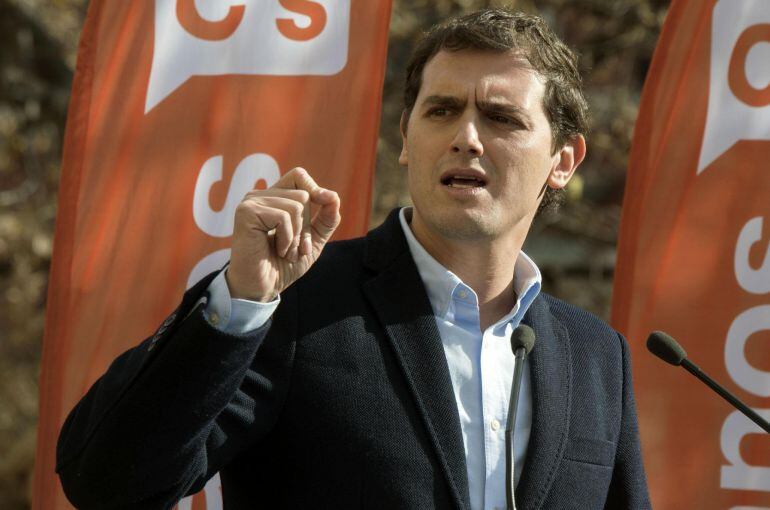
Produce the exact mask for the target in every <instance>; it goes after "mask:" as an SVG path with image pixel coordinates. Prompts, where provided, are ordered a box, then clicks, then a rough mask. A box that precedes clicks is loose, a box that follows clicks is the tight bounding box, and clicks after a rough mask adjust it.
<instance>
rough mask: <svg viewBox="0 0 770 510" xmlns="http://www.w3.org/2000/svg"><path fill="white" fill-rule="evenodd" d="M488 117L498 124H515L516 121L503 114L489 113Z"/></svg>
mask: <svg viewBox="0 0 770 510" xmlns="http://www.w3.org/2000/svg"><path fill="white" fill-rule="evenodd" d="M489 118H490V119H491V120H492V121H494V122H497V123H500V124H516V121H515V120H513V119H512V118H510V117H506V116H505V115H490V116H489Z"/></svg>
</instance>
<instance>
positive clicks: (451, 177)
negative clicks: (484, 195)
mask: <svg viewBox="0 0 770 510" xmlns="http://www.w3.org/2000/svg"><path fill="white" fill-rule="evenodd" d="M473 173H475V172H472V173H469V172H463V173H450V172H447V173H445V174H444V175H443V176H442V177H441V184H443V185H444V186H449V187H450V188H457V189H468V188H483V187H484V186H486V185H487V182H486V179H484V177H483V176H481V175H472V174H473Z"/></svg>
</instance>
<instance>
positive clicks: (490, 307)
mask: <svg viewBox="0 0 770 510" xmlns="http://www.w3.org/2000/svg"><path fill="white" fill-rule="evenodd" d="M410 227H411V229H412V233H413V234H414V236H415V238H416V239H417V241H419V243H420V244H421V245H422V247H423V248H425V251H427V252H428V253H429V254H430V255H431V256H432V257H433V258H434V259H436V260H437V261H438V262H439V263H440V264H441V265H442V266H444V267H445V268H447V269H448V270H450V271H452V272H453V273H454V274H455V275H457V276H458V278H460V279H461V280H462V281H463V282H464V283H465V284H466V285H468V286H469V287H470V288H472V289H473V291H474V292H475V293H476V295H477V297H478V300H479V316H480V317H479V318H480V322H481V324H480V325H481V330H482V331H484V330H485V329H486V328H487V327H489V326H490V325H492V324H494V323H495V322H497V321H498V320H499V319H500V318H501V317H503V316H504V315H505V314H507V313H508V312H510V311H511V309H512V308H513V307H514V305H515V304H516V293H515V292H514V289H513V277H514V268H515V266H516V259H517V257H518V255H519V252H520V251H521V246H522V244H523V243H524V237H525V236H526V230H525V229H522V230H524V232H523V233H516V232H513V233H511V234H510V235H507V236H504V237H503V236H500V237H497V238H495V239H453V238H447V237H446V236H441V235H438V234H437V233H435V232H433V231H432V230H430V229H429V228H427V227H426V225H425V224H424V223H423V222H421V221H420V218H419V217H418V216H417V215H413V218H412V222H411V224H410Z"/></svg>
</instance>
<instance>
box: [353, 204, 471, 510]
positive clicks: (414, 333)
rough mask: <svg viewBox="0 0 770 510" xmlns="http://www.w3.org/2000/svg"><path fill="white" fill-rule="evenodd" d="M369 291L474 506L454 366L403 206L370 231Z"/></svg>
mask: <svg viewBox="0 0 770 510" xmlns="http://www.w3.org/2000/svg"><path fill="white" fill-rule="evenodd" d="M365 250H366V251H365V254H364V263H365V264H366V265H367V267H369V268H370V269H372V270H373V271H374V272H375V274H374V276H373V277H372V278H371V279H370V280H368V281H366V282H364V284H363V286H364V292H365V294H366V296H367V298H368V299H369V301H370V302H371V304H372V307H373V309H374V310H375V313H376V314H377V316H378V318H379V320H380V321H381V323H382V325H383V328H384V330H385V333H386V336H387V338H388V340H389V341H390V344H391V347H392V348H393V351H394V353H395V358H396V360H397V361H398V363H399V365H400V368H401V370H402V372H403V374H404V377H405V379H406V381H407V385H408V387H409V388H410V390H411V393H412V396H413V397H414V401H415V404H416V407H417V409H418V413H419V414H420V417H421V418H422V421H423V423H424V425H425V428H426V430H427V432H428V437H429V438H430V441H431V446H432V447H433V450H434V452H435V454H436V456H437V459H438V464H439V465H440V466H441V469H442V471H443V474H444V477H445V479H446V481H447V484H448V485H449V488H450V491H451V493H452V497H453V499H454V500H455V503H456V506H457V507H458V508H461V509H470V496H469V492H468V475H467V470H466V465H465V448H464V444H463V438H462V429H461V428H460V418H459V416H458V413H457V403H456V402H455V396H454V392H453V391H452V381H451V378H450V375H449V367H448V365H447V361H446V357H445V355H444V348H443V346H442V343H441V337H440V336H439V332H438V327H437V326H436V320H435V318H434V317H433V309H432V307H431V305H430V301H429V299H428V296H427V294H426V291H425V287H424V286H423V283H422V280H421V279H420V275H419V273H418V271H417V267H416V266H415V264H414V261H413V260H412V256H411V254H410V252H409V248H408V245H407V242H406V239H405V238H404V234H403V231H402V230H401V225H400V224H399V219H398V210H394V211H392V212H391V213H390V215H389V216H388V218H387V220H385V223H383V224H382V225H381V226H380V227H378V228H377V229H375V230H373V231H371V232H370V233H369V235H368V236H367V240H366V248H365Z"/></svg>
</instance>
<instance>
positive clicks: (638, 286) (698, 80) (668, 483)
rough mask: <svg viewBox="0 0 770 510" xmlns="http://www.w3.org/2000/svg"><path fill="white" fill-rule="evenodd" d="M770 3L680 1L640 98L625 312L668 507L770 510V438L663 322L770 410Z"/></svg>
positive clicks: (653, 464) (620, 287)
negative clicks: (658, 348) (717, 388)
mask: <svg viewBox="0 0 770 510" xmlns="http://www.w3.org/2000/svg"><path fill="white" fill-rule="evenodd" d="M769 162H770V2H768V1H767V0H718V1H716V0H674V2H673V4H672V6H671V8H670V11H669V14H668V18H667V20H666V23H665V26H664V28H663V33H662V35H661V38H660V42H659V44H658V48H657V49H656V51H655V56H654V59H653V62H652V66H651V68H650V71H649V75H648V78H647V83H646V84H645V88H644V93H643V95H642V101H641V106H640V113H639V118H638V121H637V124H636V132H635V134H634V142H633V148H632V151H631V163H630V168H629V173H628V180H627V183H626V192H625V203H624V210H623V218H622V222H621V234H620V243H619V250H618V264H617V273H616V278H615V292H614V302H613V322H614V325H615V327H617V328H618V329H619V330H620V331H621V332H622V333H624V334H626V335H627V336H628V337H629V339H630V340H631V343H632V347H633V348H634V349H635V351H636V353H635V360H634V362H635V367H634V369H635V379H636V386H635V391H636V395H637V401H638V410H639V415H640V429H641V437H642V446H643V451H644V456H645V464H646V467H647V475H648V477H649V482H650V491H651V495H652V500H653V506H654V507H655V508H656V509H682V508H724V509H728V508H733V509H738V508H740V509H744V510H748V509H757V510H758V509H760V508H770V436H767V435H766V434H764V433H762V432H761V429H760V428H759V427H758V426H757V425H755V424H754V423H753V422H751V421H749V420H748V419H747V418H745V417H743V415H741V414H739V413H738V412H737V411H735V410H734V409H733V408H732V407H731V406H730V405H729V404H727V403H726V402H725V401H724V400H722V399H721V398H720V397H719V396H717V395H716V394H714V393H712V392H711V391H710V390H709V389H708V388H706V387H705V386H703V385H702V384H701V383H700V382H698V381H697V380H695V378H693V377H691V376H690V375H689V374H687V373H685V371H684V370H682V369H680V368H676V367H673V366H670V365H665V364H664V363H663V362H662V361H660V360H658V359H656V358H653V357H652V356H651V355H650V354H648V353H646V352H643V351H644V346H643V343H644V341H645V339H646V338H647V335H648V334H649V333H650V331H652V330H663V331H666V332H668V333H669V334H670V335H672V336H673V337H675V338H677V339H678V340H679V342H680V343H681V344H682V346H683V347H684V348H685V349H686V350H687V353H688V355H689V358H690V360H691V361H692V362H694V363H696V364H697V365H699V366H700V367H701V368H702V369H703V370H704V371H705V372H706V373H708V374H709V375H711V376H712V377H713V378H715V379H717V380H718V381H720V382H722V384H723V385H725V386H726V387H727V388H728V389H729V390H730V391H732V392H733V393H734V394H736V395H737V396H738V397H739V398H741V399H742V400H744V401H745V402H746V403H747V404H748V405H749V406H750V407H752V408H753V409H754V410H755V411H756V412H757V413H759V414H760V415H761V416H763V417H764V418H765V419H770V342H768V340H770V163H769Z"/></svg>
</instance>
